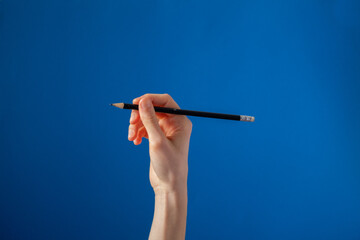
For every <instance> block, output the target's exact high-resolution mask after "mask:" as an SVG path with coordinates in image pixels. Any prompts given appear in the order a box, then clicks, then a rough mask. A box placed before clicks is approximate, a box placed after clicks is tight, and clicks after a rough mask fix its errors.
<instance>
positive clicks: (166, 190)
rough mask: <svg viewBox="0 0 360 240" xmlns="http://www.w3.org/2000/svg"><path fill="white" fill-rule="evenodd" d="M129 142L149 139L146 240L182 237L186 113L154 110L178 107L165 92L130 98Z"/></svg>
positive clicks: (187, 136) (189, 125) (188, 126)
mask: <svg viewBox="0 0 360 240" xmlns="http://www.w3.org/2000/svg"><path fill="white" fill-rule="evenodd" d="M133 103H134V104H139V111H137V110H133V111H132V112H131V117H130V126H129V135H128V139H129V141H133V142H134V144H135V145H139V144H141V142H142V139H143V138H147V139H148V140H149V153H150V171H149V177H150V183H151V186H152V188H153V190H154V193H155V210H154V217H153V222H152V226H151V230H150V235H149V239H151V240H155V239H156V240H165V239H172V240H177V239H185V231H186V215H187V176H188V152H189V143H190V135H191V130H192V123H191V121H190V120H189V119H188V118H187V117H186V116H181V115H172V114H166V113H155V111H154V107H153V106H160V107H169V108H180V107H179V106H178V104H177V103H176V102H175V101H174V100H173V99H172V98H171V96H170V95H168V94H145V95H143V96H141V97H138V98H135V99H134V100H133Z"/></svg>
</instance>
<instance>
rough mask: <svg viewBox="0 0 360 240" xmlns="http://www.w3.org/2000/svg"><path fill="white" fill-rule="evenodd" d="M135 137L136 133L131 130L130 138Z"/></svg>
mask: <svg viewBox="0 0 360 240" xmlns="http://www.w3.org/2000/svg"><path fill="white" fill-rule="evenodd" d="M134 135H135V131H134V130H132V129H130V130H129V136H128V138H132V137H133V136H134Z"/></svg>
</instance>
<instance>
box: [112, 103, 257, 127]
mask: <svg viewBox="0 0 360 240" xmlns="http://www.w3.org/2000/svg"><path fill="white" fill-rule="evenodd" d="M110 105H111V106H114V107H118V108H121V109H133V110H139V105H137V104H130V103H113V104H110ZM154 109H155V112H161V113H169V114H177V115H187V116H195V117H207V118H220V119H227V120H235V121H243V122H254V121H255V117H251V116H245V115H232V114H224V113H212V112H199V111H192V110H185V109H176V108H165V107H155V106H154Z"/></svg>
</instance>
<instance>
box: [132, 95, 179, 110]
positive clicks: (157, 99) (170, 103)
mask: <svg viewBox="0 0 360 240" xmlns="http://www.w3.org/2000/svg"><path fill="white" fill-rule="evenodd" d="M143 98H147V99H150V100H151V102H152V104H153V105H154V106H159V107H168V108H180V107H179V105H178V104H177V103H176V102H175V101H174V99H173V98H172V97H171V96H170V95H169V94H167V93H165V94H149V93H148V94H144V95H142V96H141V97H138V98H135V99H134V100H133V103H134V104H139V102H140V100H141V99H143Z"/></svg>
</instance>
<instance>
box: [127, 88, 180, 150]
mask: <svg viewBox="0 0 360 240" xmlns="http://www.w3.org/2000/svg"><path fill="white" fill-rule="evenodd" d="M145 103H149V106H150V107H149V108H147V107H146V106H145ZM133 104H138V105H139V111H137V110H132V112H131V117H130V126H129V135H128V139H129V140H130V141H134V144H135V145H138V144H140V143H141V141H142V140H141V139H142V137H146V138H149V140H150V142H152V143H155V142H158V141H162V140H164V138H165V134H164V133H163V130H162V129H161V127H160V126H159V119H163V118H167V117H171V118H179V119H181V117H182V116H176V115H170V114H166V113H155V111H154V108H153V106H161V107H169V108H180V107H179V105H178V104H177V103H176V102H175V101H174V99H172V97H171V96H170V95H169V94H144V95H142V96H140V97H138V98H135V99H134V100H133ZM174 120H175V119H174ZM142 128H143V129H142ZM141 129H142V130H141Z"/></svg>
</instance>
